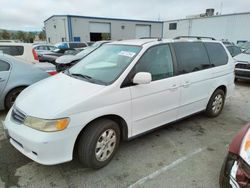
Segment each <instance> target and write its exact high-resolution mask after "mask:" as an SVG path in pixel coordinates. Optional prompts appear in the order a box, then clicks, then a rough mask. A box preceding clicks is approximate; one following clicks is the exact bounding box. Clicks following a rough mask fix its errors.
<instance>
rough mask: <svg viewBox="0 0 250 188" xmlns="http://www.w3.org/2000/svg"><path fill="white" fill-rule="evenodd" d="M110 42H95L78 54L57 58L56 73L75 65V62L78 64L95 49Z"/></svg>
mask: <svg viewBox="0 0 250 188" xmlns="http://www.w3.org/2000/svg"><path fill="white" fill-rule="evenodd" d="M109 42H110V41H98V42H95V43H94V44H93V45H92V46H88V47H87V48H86V49H85V50H83V51H81V52H79V53H78V54H76V55H63V56H61V57H58V58H57V59H56V60H55V65H56V71H57V72H61V71H64V70H66V69H68V68H70V67H72V66H73V65H75V64H76V63H77V62H79V61H80V60H81V59H83V58H84V57H86V56H87V55H88V54H90V53H91V52H93V51H94V50H96V49H97V48H99V47H101V46H102V45H103V44H106V43H109Z"/></svg>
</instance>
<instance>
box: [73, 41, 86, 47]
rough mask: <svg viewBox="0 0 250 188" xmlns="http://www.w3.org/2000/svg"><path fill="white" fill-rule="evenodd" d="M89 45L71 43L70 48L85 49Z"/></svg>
mask: <svg viewBox="0 0 250 188" xmlns="http://www.w3.org/2000/svg"><path fill="white" fill-rule="evenodd" d="M86 46H87V45H86V44H84V43H80V42H79V43H69V47H70V48H84V47H86Z"/></svg>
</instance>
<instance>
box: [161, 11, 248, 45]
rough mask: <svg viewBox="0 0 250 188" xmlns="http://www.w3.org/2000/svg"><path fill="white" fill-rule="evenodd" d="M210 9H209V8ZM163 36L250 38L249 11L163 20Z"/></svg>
mask: <svg viewBox="0 0 250 188" xmlns="http://www.w3.org/2000/svg"><path fill="white" fill-rule="evenodd" d="M210 10H211V9H210ZM163 33H164V34H163V36H164V38H174V37H177V36H209V37H214V38H216V39H218V40H223V39H224V40H229V41H232V42H235V43H237V42H240V41H249V40H250V12H245V13H237V14H226V15H210V16H207V15H206V14H201V15H200V16H198V17H197V16H193V17H189V18H186V19H179V20H171V21H166V22H164V32H163Z"/></svg>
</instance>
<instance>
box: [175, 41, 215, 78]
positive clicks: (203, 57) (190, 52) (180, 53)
mask: <svg viewBox="0 0 250 188" xmlns="http://www.w3.org/2000/svg"><path fill="white" fill-rule="evenodd" d="M173 46H174V49H175V53H176V58H177V62H178V73H179V74H185V73H189V72H194V71H200V70H204V69H207V68H209V67H211V65H210V62H209V58H208V55H207V52H206V49H205V47H204V45H203V44H202V43H201V42H177V43H174V44H173Z"/></svg>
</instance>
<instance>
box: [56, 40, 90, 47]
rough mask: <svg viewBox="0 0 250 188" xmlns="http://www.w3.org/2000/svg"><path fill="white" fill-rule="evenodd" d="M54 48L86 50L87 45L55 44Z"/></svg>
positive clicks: (83, 43)
mask: <svg viewBox="0 0 250 188" xmlns="http://www.w3.org/2000/svg"><path fill="white" fill-rule="evenodd" d="M55 46H56V47H57V48H60V49H78V48H82V49H83V48H86V47H87V46H88V44H87V43H86V42H60V43H57V44H55Z"/></svg>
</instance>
